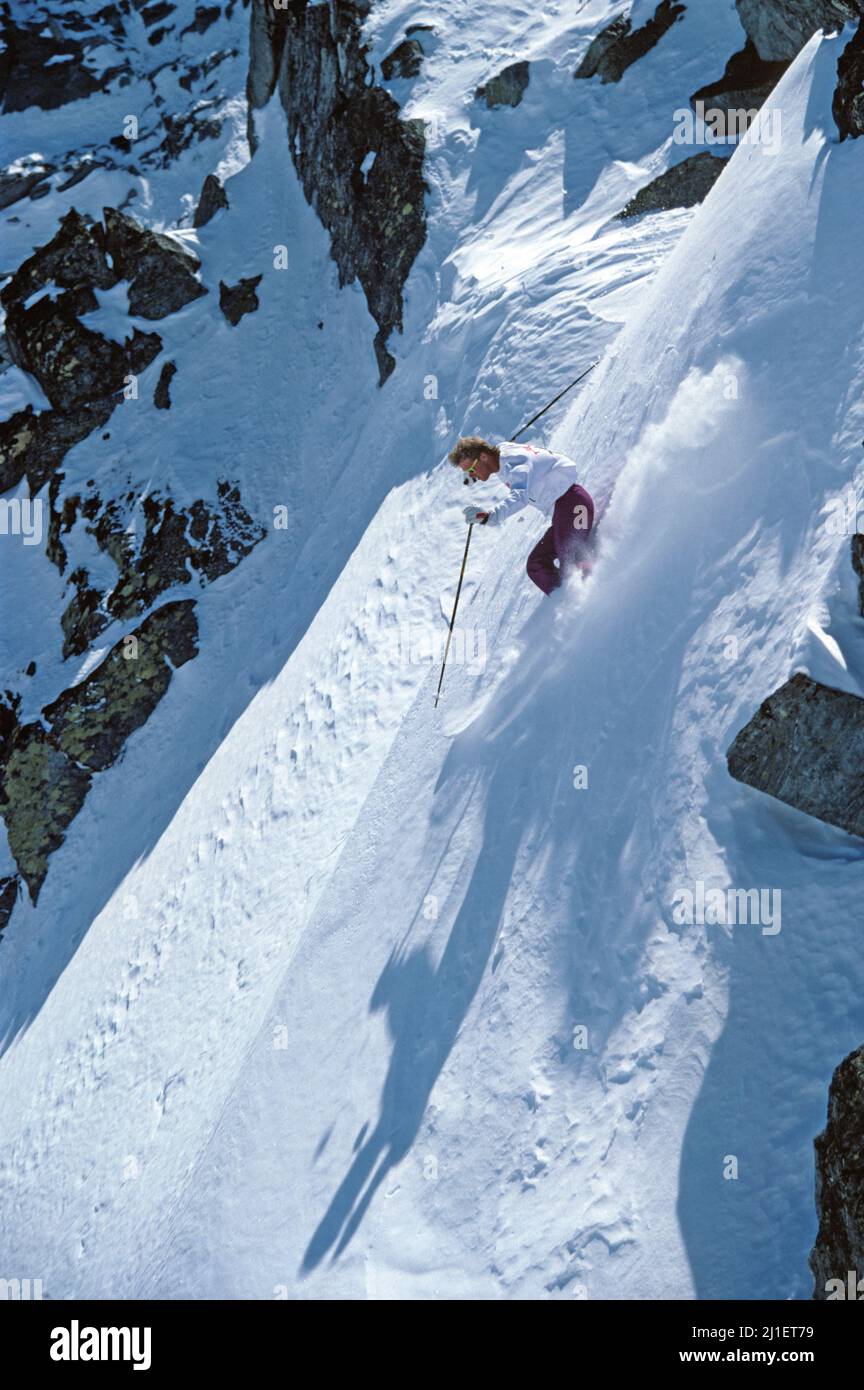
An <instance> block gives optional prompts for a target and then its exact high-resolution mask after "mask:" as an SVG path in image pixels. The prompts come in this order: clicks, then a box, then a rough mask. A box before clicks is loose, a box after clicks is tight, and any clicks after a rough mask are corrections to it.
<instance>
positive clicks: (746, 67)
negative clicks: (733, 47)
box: [690, 39, 790, 111]
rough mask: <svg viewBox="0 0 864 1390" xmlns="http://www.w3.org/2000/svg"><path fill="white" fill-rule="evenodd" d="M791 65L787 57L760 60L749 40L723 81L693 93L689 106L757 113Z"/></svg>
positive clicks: (728, 68) (726, 71) (729, 63)
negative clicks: (699, 104) (699, 105)
mask: <svg viewBox="0 0 864 1390" xmlns="http://www.w3.org/2000/svg"><path fill="white" fill-rule="evenodd" d="M789 62H790V59H788V58H780V59H779V60H776V61H773V62H772V61H769V60H768V59H765V58H760V57H759V54H758V52H757V50H756V45H755V44H754V43H753V41H752V40H751V39H748V41H747V43H746V44H745V45H744V47H743V48H742V49H741V51H740V52H739V53H733V55H732V57H731V58H730V59H729V61H728V63H727V64H726V69H725V71H724V73H723V76H722V77H721V78H719V79H718V80H717V81H716V82H710V83H708V85H707V86H705V87H700V88H699V90H698V91H697V92H694V93H693V95H692V97H691V98H690V105H691V106H695V105H696V103H697V102H698V101H701V102H704V103H705V106H706V107H708V106H710V107H711V109H712V110H715V111H732V110H736V111H741V110H744V111H751V110H753V109H757V110H758V108H759V107H760V106H761V105H762V103H763V102H764V101H766V100H767V98H768V97H769V96H770V94H771V92H772V91H773V90H774V88H775V87H776V85H777V83H778V82H779V81H780V78H781V77H782V76H783V74H784V72H785V71H786V69H787V68H788V66H789Z"/></svg>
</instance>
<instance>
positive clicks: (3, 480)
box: [0, 208, 207, 492]
mask: <svg viewBox="0 0 864 1390" xmlns="http://www.w3.org/2000/svg"><path fill="white" fill-rule="evenodd" d="M104 218H105V225H104V226H102V225H101V224H99V223H94V222H93V221H92V220H91V219H90V218H87V217H83V216H82V215H81V214H80V213H79V212H77V211H76V210H75V209H74V208H73V209H72V210H71V211H70V212H68V213H67V214H66V215H65V217H63V218H62V219H61V222H60V227H59V229H58V231H57V232H56V233H55V235H54V236H53V237H52V238H51V240H50V241H48V242H47V243H46V244H45V245H44V246H40V247H37V248H36V250H35V251H34V252H33V254H32V256H29V257H28V258H27V260H26V261H24V262H23V263H22V264H21V266H19V268H18V269H17V270H16V271H15V273H14V274H13V275H12V276H11V278H10V279H9V281H8V282H7V284H6V285H5V286H4V287H3V290H2V291H0V302H2V304H3V305H4V306H5V307H6V310H7V320H6V344H7V348H8V352H9V355H10V357H11V358H12V360H13V361H14V362H15V364H16V366H18V367H21V368H22V370H24V371H26V372H28V373H29V374H30V375H31V376H33V377H34V378H35V380H36V381H38V382H39V385H40V386H41V387H42V390H43V391H44V392H45V395H46V396H47V397H48V400H49V401H50V403H51V405H52V407H53V410H51V411H41V412H38V413H37V412H35V411H34V410H33V408H32V407H31V406H27V407H26V408H25V409H24V410H20V411H17V412H16V413H15V414H14V415H13V416H11V417H10V419H8V420H6V421H4V422H3V423H2V424H0V491H6V490H7V489H8V488H10V487H14V486H16V484H17V483H18V482H20V480H21V479H22V478H23V477H25V476H26V478H27V480H28V482H29V484H30V489H31V492H37V491H38V490H39V489H40V488H42V487H43V486H44V485H45V483H46V482H47V481H48V479H50V478H51V477H52V476H53V475H54V474H55V472H56V470H57V468H58V467H59V465H60V463H61V461H62V459H63V457H64V456H65V454H66V453H67V452H68V450H69V449H70V448H71V447H72V446H73V445H75V444H77V443H79V442H80V441H81V440H82V439H85V438H86V437H87V435H88V434H90V433H91V432H92V431H93V430H95V429H98V428H100V427H101V426H103V425H104V424H105V423H106V421H107V420H108V418H109V416H110V415H111V413H112V411H113V410H114V409H115V407H116V406H117V405H118V404H119V403H120V401H121V400H122V391H123V388H124V384H125V383H126V382H127V381H128V379H129V378H130V377H131V376H136V375H138V374H139V373H140V372H142V371H144V370H145V368H146V367H148V366H149V365H150V363H151V362H152V361H153V360H154V359H155V358H156V357H157V356H158V354H159V352H160V351H161V348H162V340H161V338H160V337H159V335H158V334H157V333H144V332H142V331H141V330H140V329H137V328H136V329H134V330H133V332H132V333H131V335H130V337H129V338H128V339H127V340H126V342H125V344H122V345H121V344H119V343H117V342H115V341H114V340H113V339H111V338H106V337H105V336H104V335H102V334H100V333H96V332H94V331H93V330H92V329H91V328H88V327H87V326H86V324H84V323H82V322H81V317H80V316H81V315H82V314H83V315H86V314H87V313H90V312H93V311H94V310H96V309H98V307H99V301H98V299H97V297H96V293H95V291H97V290H107V289H111V288H113V286H115V285H116V284H118V283H119V282H120V281H121V280H128V282H129V311H130V313H131V314H135V315H136V316H140V317H142V318H147V319H161V318H164V317H165V316H166V315H168V314H172V313H175V312H176V311H177V310H178V309H181V308H183V307H184V305H186V304H189V303H191V302H192V301H193V300H195V299H198V298H200V296H201V295H204V294H206V293H207V291H206V289H205V287H204V286H203V285H202V284H201V282H200V281H199V280H198V278H197V274H196V272H197V271H198V270H199V269H200V262H199V261H198V260H197V259H196V258H195V257H194V256H192V255H191V254H190V253H189V252H188V251H187V250H186V249H185V247H183V246H181V245H180V243H179V242H178V241H176V240H174V239H173V238H172V237H168V236H164V235H162V234H161V233H159V232H152V231H150V230H149V229H147V228H145V227H143V226H142V225H141V224H140V223H139V222H137V221H136V220H135V219H134V218H132V217H128V216H127V215H126V214H125V213H122V212H118V211H117V210H115V209H114V208H106V209H105V211H104ZM47 287H51V290H52V291H53V290H54V289H55V288H56V289H58V290H60V291H62V293H60V294H59V295H57V296H56V297H55V296H54V294H53V293H51V294H48V293H46V294H45V295H44V296H43V298H42V299H39V300H37V302H36V303H35V304H30V306H29V307H27V303H28V301H29V300H30V299H32V297H33V296H34V295H36V294H37V293H38V292H39V291H40V290H43V289H46V288H47Z"/></svg>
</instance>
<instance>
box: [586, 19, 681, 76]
mask: <svg viewBox="0 0 864 1390" xmlns="http://www.w3.org/2000/svg"><path fill="white" fill-rule="evenodd" d="M685 9H686V5H683V4H674V3H673V0H660V3H659V5H658V6H657V8H656V10H655V11H654V14H653V16H652V17H651V19H649V20H648V21H647V23H645V24H643V25H642V27H641V28H639V29H634V28H633V24H632V20H631V19H630V16H629V15H622V16H620V17H619V18H618V19H615V20H613V21H612V23H611V24H609V25H607V27H606V28H605V29H603V30H602V31H601V32H600V33H599V34H598V35H597V37H596V39H594V40H593V41H592V43H591V44H589V46H588V51H587V53H586V54H585V57H584V58H583V59H582V62H581V63H580V64H579V66H578V68H577V69H576V71H575V72H574V74H573V76H574V77H594V76H595V75H599V77H600V80H601V82H620V81H621V78H622V77H623V75H624V73H625V72H626V71H627V69H628V68H629V67H630V66H631V65H632V64H633V63H635V62H636V61H637V60H638V59H639V58H644V56H645V54H646V53H650V51H651V49H652V48H654V46H655V45H656V44H658V43H659V42H660V40H661V39H662V37H663V35H664V34H665V33H666V31H667V30H668V29H671V28H672V25H673V24H674V23H675V21H676V19H679V18H680V16H681V15H682V14H683V13H684V11H685Z"/></svg>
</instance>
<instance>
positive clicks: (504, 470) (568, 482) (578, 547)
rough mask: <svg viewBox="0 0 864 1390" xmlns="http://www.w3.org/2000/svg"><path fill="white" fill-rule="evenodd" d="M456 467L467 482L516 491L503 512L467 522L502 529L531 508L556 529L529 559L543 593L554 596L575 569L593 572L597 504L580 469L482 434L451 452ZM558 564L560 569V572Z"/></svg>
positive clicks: (467, 512) (471, 510) (472, 514)
mask: <svg viewBox="0 0 864 1390" xmlns="http://www.w3.org/2000/svg"><path fill="white" fill-rule="evenodd" d="M448 457H449V459H450V462H451V463H452V464H455V466H456V467H457V468H461V469H462V472H463V473H464V474H465V475H466V481H469V480H470V481H471V482H472V483H473V482H477V483H485V482H488V480H489V479H490V478H492V477H496V478H498V480H499V481H500V482H502V483H504V485H505V486H506V487H508V488H509V489H510V496H509V497H506V498H505V499H504V501H503V502H501V503H499V505H498V506H497V507H493V508H492V509H491V510H490V511H480V510H478V508H477V507H465V508H464V516H465V520H466V521H467V522H469V523H473V522H477V523H479V524H480V525H481V526H500V525H501V523H502V521H505V520H506V518H507V517H508V516H512V515H513V513H514V512H519V511H521V510H522V508H523V507H526V506H528V505H529V504H530V505H531V506H533V507H536V508H537V509H538V511H541V512H543V513H544V515H545V516H548V517H551V519H552V525H551V526H550V527H549V530H548V531H547V532H546V533H545V535H543V536H541V538H540V540H539V541H538V542H537V544H536V545H535V547H534V549H533V550H532V551H531V554H530V555H529V556H528V563H527V565H526V569H527V571H528V577H529V579H532V580H533V581H534V583H535V584H536V585H537V587H538V589H542V590H543V592H544V594H551V592H552V590H553V589H557V588H558V586H559V585H560V584H561V583H562V582H563V579H564V575H565V573H566V572H567V570H568V569H571V568H573V567H574V566H575V567H576V568H577V569H580V570H581V571H582V573H583V574H587V573H589V572H590V570H591V559H590V555H591V550H592V543H593V536H592V528H593V526H594V500H593V498H592V497H591V496H590V494H589V493H588V492H586V491H585V488H584V487H582V486H581V485H580V484H579V483H577V482H576V464H575V463H574V462H573V460H572V459H568V458H567V457H566V456H565V455H564V454H552V453H550V452H549V450H548V449H537V448H535V447H534V445H533V444H499V445H497V446H496V445H494V444H489V443H487V441H486V440H485V439H480V438H478V437H477V436H476V435H468V436H467V437H466V438H464V439H460V440H458V441H457V443H456V444H455V445H454V446H453V448H452V449H451V450H450V453H449V455H448ZM556 559H557V561H558V564H559V566H560V568H559V569H556V567H555V561H556Z"/></svg>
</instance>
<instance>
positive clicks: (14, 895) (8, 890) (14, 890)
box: [0, 874, 21, 936]
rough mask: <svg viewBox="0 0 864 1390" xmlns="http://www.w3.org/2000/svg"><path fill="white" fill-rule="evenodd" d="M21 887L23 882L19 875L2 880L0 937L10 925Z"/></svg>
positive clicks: (0, 886)
mask: <svg viewBox="0 0 864 1390" xmlns="http://www.w3.org/2000/svg"><path fill="white" fill-rule="evenodd" d="M20 887H21V880H20V878H19V877H18V875H17V874H10V875H7V876H6V877H5V878H0V936H2V935H3V929H4V927H6V926H7V925H8V923H9V918H10V917H11V916H12V909H13V908H14V906H15V904H16V902H17V901H18V890H19V888H20Z"/></svg>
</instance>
